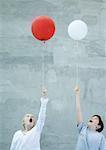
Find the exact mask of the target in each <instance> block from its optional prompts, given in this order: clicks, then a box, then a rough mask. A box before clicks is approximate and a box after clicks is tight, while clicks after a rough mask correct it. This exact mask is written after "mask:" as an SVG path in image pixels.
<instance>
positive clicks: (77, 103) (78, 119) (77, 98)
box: [75, 86, 83, 124]
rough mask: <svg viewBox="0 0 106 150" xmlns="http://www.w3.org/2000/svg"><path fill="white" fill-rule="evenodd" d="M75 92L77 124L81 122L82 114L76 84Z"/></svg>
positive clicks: (78, 89)
mask: <svg viewBox="0 0 106 150" xmlns="http://www.w3.org/2000/svg"><path fill="white" fill-rule="evenodd" d="M75 93H76V115H77V124H80V123H81V122H83V116H82V111H81V104H80V88H79V87H78V86H77V87H76V88H75Z"/></svg>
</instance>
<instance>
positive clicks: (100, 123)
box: [93, 115, 104, 132]
mask: <svg viewBox="0 0 106 150" xmlns="http://www.w3.org/2000/svg"><path fill="white" fill-rule="evenodd" d="M93 117H98V119H99V123H98V125H100V126H101V127H100V128H99V129H96V131H98V132H102V130H103V129H104V123H103V121H102V118H101V116H99V115H93Z"/></svg>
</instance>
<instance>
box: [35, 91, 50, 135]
mask: <svg viewBox="0 0 106 150" xmlns="http://www.w3.org/2000/svg"><path fill="white" fill-rule="evenodd" d="M40 100H41V106H40V112H39V116H38V120H37V124H36V128H37V130H38V131H39V132H42V129H43V126H44V123H45V118H46V106H47V103H48V96H47V90H46V89H43V91H42V97H41V99H40Z"/></svg>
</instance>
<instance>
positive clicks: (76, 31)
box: [68, 20, 88, 40]
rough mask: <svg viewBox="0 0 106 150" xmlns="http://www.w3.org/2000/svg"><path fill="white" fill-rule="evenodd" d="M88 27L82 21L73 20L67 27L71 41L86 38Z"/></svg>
mask: <svg viewBox="0 0 106 150" xmlns="http://www.w3.org/2000/svg"><path fill="white" fill-rule="evenodd" d="M87 32H88V27H87V24H86V23H85V22H83V21H82V20H75V21H73V22H71V23H70V24H69V26H68V34H69V36H70V37H71V38H72V39H73V40H82V39H84V38H85V37H86V35H87Z"/></svg>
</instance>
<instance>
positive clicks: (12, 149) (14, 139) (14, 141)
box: [10, 133, 16, 150]
mask: <svg viewBox="0 0 106 150" xmlns="http://www.w3.org/2000/svg"><path fill="white" fill-rule="evenodd" d="M15 147H16V133H15V134H14V136H13V139H12V142H11V146H10V150H14V149H15Z"/></svg>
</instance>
